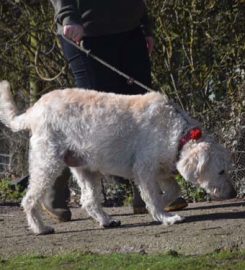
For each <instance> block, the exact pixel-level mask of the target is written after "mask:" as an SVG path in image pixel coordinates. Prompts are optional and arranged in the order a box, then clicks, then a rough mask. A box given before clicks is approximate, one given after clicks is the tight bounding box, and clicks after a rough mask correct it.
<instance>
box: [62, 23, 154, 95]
mask: <svg viewBox="0 0 245 270" xmlns="http://www.w3.org/2000/svg"><path fill="white" fill-rule="evenodd" d="M60 40H61V44H62V48H63V52H64V55H65V58H66V59H67V61H68V63H69V65H70V68H71V70H72V73H73V75H74V78H75V83H76V86H77V87H81V88H86V89H95V90H98V91H104V92H114V93H119V94H128V95H130V94H131V95H132V94H143V93H145V90H144V89H143V88H141V87H139V86H137V85H135V84H132V85H131V84H129V83H128V82H127V80H126V79H125V78H123V77H121V76H120V75H118V74H116V73H115V72H113V71H111V70H110V69H109V68H107V67H105V66H103V65H102V64H101V63H98V62H97V61H95V60H93V59H92V58H91V57H89V56H87V55H86V54H85V53H83V52H81V51H80V50H78V49H77V48H75V47H74V46H72V45H71V44H70V43H68V42H67V41H66V40H65V39H63V38H62V37H60ZM83 46H84V48H86V49H88V50H90V51H91V52H92V53H93V54H95V55H96V56H98V57H100V58H101V59H103V60H104V61H106V62H108V63H109V64H111V65H112V66H114V67H116V68H117V69H119V70H121V71H122V72H124V73H126V74H127V75H129V76H130V77H132V78H134V79H136V80H138V81H140V82H142V83H144V84H145V85H147V86H149V87H150V86H151V67H150V60H149V55H148V50H147V46H146V41H145V37H144V35H143V34H142V32H141V29H140V28H137V29H135V30H132V31H129V32H125V33H119V34H112V35H108V36H99V37H84V39H83Z"/></svg>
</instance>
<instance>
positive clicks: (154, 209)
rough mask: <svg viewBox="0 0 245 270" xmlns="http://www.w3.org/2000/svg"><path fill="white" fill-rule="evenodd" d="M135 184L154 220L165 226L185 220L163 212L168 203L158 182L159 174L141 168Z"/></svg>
mask: <svg viewBox="0 0 245 270" xmlns="http://www.w3.org/2000/svg"><path fill="white" fill-rule="evenodd" d="M134 180H135V182H136V184H137V185H138V186H139V189H140V192H141V196H142V198H143V200H144V201H145V204H146V208H147V210H148V211H149V212H150V214H151V215H152V217H153V219H154V220H156V221H159V222H161V223H162V224H164V225H172V224H174V223H177V222H180V221H182V220H183V218H182V217H180V216H179V215H176V214H171V213H167V212H165V211H163V208H164V205H166V201H165V200H164V196H163V195H162V192H161V188H160V186H159V182H158V174H157V173H156V172H155V170H151V169H150V168H148V167H147V166H140V167H139V168H137V169H136V172H135V179H134Z"/></svg>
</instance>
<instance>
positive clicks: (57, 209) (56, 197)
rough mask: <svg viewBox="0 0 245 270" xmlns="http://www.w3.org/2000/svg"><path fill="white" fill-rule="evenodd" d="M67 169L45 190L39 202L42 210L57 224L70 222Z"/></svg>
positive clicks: (68, 172) (68, 173) (68, 174)
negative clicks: (57, 222) (56, 221)
mask: <svg viewBox="0 0 245 270" xmlns="http://www.w3.org/2000/svg"><path fill="white" fill-rule="evenodd" d="M69 177H70V171H69V169H65V170H64V171H63V173H62V175H61V176H60V177H58V178H57V179H56V180H55V183H54V185H53V186H52V187H51V188H49V190H47V192H46V194H45V195H44V197H43V200H42V202H41V206H42V208H43V209H44V210H45V211H46V212H47V213H48V214H49V215H50V216H51V217H53V218H54V219H56V220H58V221H59V222H66V221H70V220H71V215H72V214H71V210H70V209H69V207H68V202H69V199H70V190H69V186H68V183H69Z"/></svg>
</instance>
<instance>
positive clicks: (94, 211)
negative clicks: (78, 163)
mask: <svg viewBox="0 0 245 270" xmlns="http://www.w3.org/2000/svg"><path fill="white" fill-rule="evenodd" d="M71 171H72V173H73V175H74V177H75V178H76V180H77V182H78V185H79V186H80V188H81V201H80V202H81V205H82V207H83V208H84V209H85V210H86V211H87V213H88V214H89V215H90V216H91V217H92V218H93V219H95V220H96V221H97V222H99V224H100V225H101V226H103V227H105V228H107V227H117V226H120V224H121V223H120V221H118V220H113V219H112V218H111V217H110V216H109V215H108V214H106V213H105V212H104V210H103V209H102V206H101V200H102V192H101V179H102V175H101V174H100V173H96V172H91V171H89V170H86V169H83V168H82V167H77V168H71Z"/></svg>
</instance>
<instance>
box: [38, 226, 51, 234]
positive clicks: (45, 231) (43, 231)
mask: <svg viewBox="0 0 245 270" xmlns="http://www.w3.org/2000/svg"><path fill="white" fill-rule="evenodd" d="M53 233H55V231H54V228H52V227H49V226H45V227H44V228H43V229H42V230H41V231H40V232H38V233H36V235H47V234H53Z"/></svg>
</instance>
